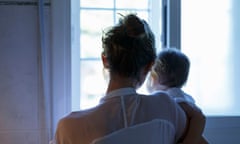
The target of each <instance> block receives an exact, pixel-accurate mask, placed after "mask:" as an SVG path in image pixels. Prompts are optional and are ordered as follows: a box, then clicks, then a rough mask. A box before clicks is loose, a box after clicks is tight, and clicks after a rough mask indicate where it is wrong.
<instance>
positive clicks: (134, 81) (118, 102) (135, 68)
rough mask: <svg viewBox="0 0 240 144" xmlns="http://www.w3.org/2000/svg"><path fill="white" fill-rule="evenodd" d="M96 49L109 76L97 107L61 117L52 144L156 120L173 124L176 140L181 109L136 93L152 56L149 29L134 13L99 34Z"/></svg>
mask: <svg viewBox="0 0 240 144" xmlns="http://www.w3.org/2000/svg"><path fill="white" fill-rule="evenodd" d="M102 45H103V52H102V62H103V66H104V68H106V69H108V70H109V74H110V79H109V83H108V88H107V90H106V95H105V97H103V98H102V100H101V102H100V104H99V105H98V106H96V107H94V108H91V109H87V110H83V111H78V112H72V113H71V114H69V115H68V116H66V117H64V118H63V119H61V120H60V121H59V123H58V127H57V131H56V142H57V144H89V143H92V142H93V141H94V140H96V139H99V138H101V137H104V136H106V135H109V134H111V133H113V132H116V131H118V130H121V129H123V128H126V127H130V126H134V125H138V124H142V123H145V122H149V121H152V120H156V119H161V120H164V121H167V122H168V123H170V124H171V125H172V126H173V129H174V133H173V136H172V140H171V141H174V143H175V142H177V141H178V140H179V139H180V138H181V136H182V135H183V133H184V130H185V127H186V116H185V114H184V111H183V110H182V109H181V108H180V107H179V106H178V105H177V104H176V103H175V102H174V101H173V100H172V99H171V98H170V97H169V96H168V95H166V94H164V93H156V94H154V95H155V96H147V95H141V94H138V93H136V89H137V88H139V87H140V86H141V85H142V84H143V82H144V80H145V78H146V75H147V73H148V72H149V70H150V69H151V67H152V65H153V63H154V60H155V58H156V52H155V40H154V35H153V33H152V31H151V29H150V27H149V25H148V24H147V23H146V22H145V21H144V20H141V19H140V18H138V17H137V16H136V15H134V14H129V15H127V16H124V17H123V19H121V20H120V21H119V23H118V24H117V25H115V26H113V27H112V28H110V29H109V30H108V31H107V32H105V34H104V36H103V37H102Z"/></svg>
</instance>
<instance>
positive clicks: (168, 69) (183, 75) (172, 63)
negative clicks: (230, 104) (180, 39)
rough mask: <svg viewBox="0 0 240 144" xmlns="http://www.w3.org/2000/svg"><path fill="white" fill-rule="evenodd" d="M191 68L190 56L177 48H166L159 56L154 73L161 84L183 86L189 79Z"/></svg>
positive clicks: (154, 66)
mask: <svg viewBox="0 0 240 144" xmlns="http://www.w3.org/2000/svg"><path fill="white" fill-rule="evenodd" d="M189 68H190V61H189V59H188V57H187V56H186V55H185V54H184V53H182V52H181V51H180V50H178V49H175V48H165V49H163V50H162V51H161V52H160V53H159V54H158V56H157V59H156V61H155V64H154V65H153V69H152V74H153V75H155V77H157V78H158V82H159V84H161V85H165V86H168V87H179V88H181V87H182V86H183V85H184V84H185V83H186V81H187V78H188V73H189Z"/></svg>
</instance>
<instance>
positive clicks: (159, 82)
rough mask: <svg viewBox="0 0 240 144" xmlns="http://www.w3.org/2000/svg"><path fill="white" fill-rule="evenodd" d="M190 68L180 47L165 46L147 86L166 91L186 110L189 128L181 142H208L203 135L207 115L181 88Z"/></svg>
mask: <svg viewBox="0 0 240 144" xmlns="http://www.w3.org/2000/svg"><path fill="white" fill-rule="evenodd" d="M189 68H190V61H189V59H188V57H187V56H186V55H185V54H183V53H182V52H181V51H179V50H178V49H174V48H165V49H163V50H162V51H161V52H160V53H159V54H158V57H157V59H156V61H155V63H154V65H153V67H152V70H151V73H150V76H149V79H148V81H147V88H148V90H149V91H150V92H154V91H164V92H166V93H167V94H168V95H169V96H171V97H172V98H173V99H174V100H175V101H176V102H177V103H178V104H179V105H180V106H181V107H182V109H183V110H184V111H185V113H186V115H187V117H188V128H187V130H186V133H185V135H184V136H183V138H182V140H181V142H182V143H184V144H187V143H189V141H191V140H194V141H195V143H196V144H207V143H208V142H207V140H206V139H205V138H204V137H203V136H202V133H203V130H204V127H205V116H204V114H203V113H202V111H201V109H200V108H199V107H198V106H197V105H195V101H194V99H193V98H192V97H191V96H190V95H188V94H186V93H185V92H184V91H183V90H182V89H181V88H182V87H183V85H184V84H185V83H186V81H187V78H188V73H189Z"/></svg>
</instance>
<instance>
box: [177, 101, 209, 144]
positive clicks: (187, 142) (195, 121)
mask: <svg viewBox="0 0 240 144" xmlns="http://www.w3.org/2000/svg"><path fill="white" fill-rule="evenodd" d="M179 105H180V106H181V107H182V109H183V110H184V111H185V113H186V115H187V118H188V126H187V128H186V132H185V135H184V137H183V140H182V143H183V144H208V142H207V140H206V139H205V138H204V137H203V136H202V133H203V131H204V127H205V122H206V117H205V116H204V114H203V113H202V112H201V110H200V109H198V108H197V107H195V106H191V105H190V104H188V103H186V102H180V103H179Z"/></svg>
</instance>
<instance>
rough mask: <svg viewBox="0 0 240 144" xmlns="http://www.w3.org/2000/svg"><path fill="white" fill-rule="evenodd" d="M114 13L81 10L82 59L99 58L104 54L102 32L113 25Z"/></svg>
mask: <svg viewBox="0 0 240 144" xmlns="http://www.w3.org/2000/svg"><path fill="white" fill-rule="evenodd" d="M113 22H114V20H113V12H112V11H104V10H101V11H100V10H91V11H89V10H81V13H80V30H81V35H80V57H81V58H96V57H97V58H99V57H100V54H101V52H102V47H101V46H102V44H101V36H102V31H103V30H104V29H105V28H106V27H108V26H111V25H113Z"/></svg>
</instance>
